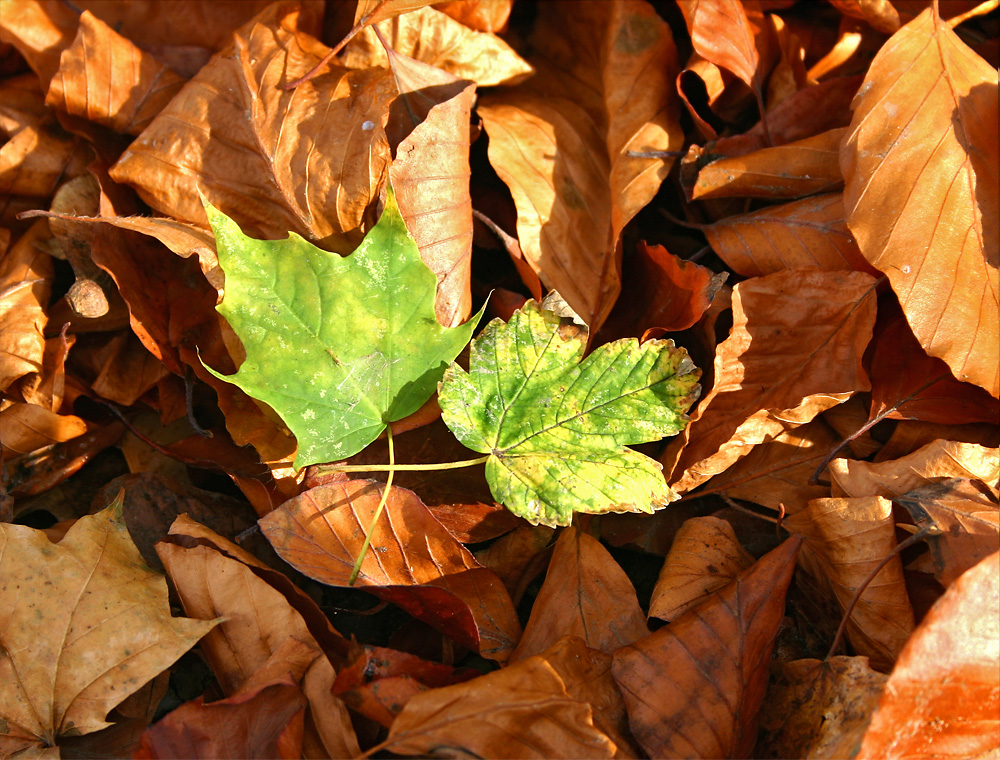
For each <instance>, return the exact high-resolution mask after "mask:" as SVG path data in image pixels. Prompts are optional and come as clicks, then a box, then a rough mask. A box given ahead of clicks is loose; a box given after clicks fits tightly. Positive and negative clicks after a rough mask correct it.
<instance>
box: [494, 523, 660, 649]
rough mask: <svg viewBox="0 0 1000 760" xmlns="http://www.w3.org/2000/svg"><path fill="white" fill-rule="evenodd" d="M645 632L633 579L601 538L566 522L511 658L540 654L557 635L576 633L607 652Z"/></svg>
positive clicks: (643, 619)
mask: <svg viewBox="0 0 1000 760" xmlns="http://www.w3.org/2000/svg"><path fill="white" fill-rule="evenodd" d="M648 633H649V628H648V627H647V626H646V616H645V615H643V613H642V608H641V607H640V606H639V600H638V598H637V597H636V594H635V588H634V587H633V586H632V581H630V580H629V577H628V576H627V575H626V574H625V572H624V571H623V570H622V569H621V567H619V566H618V563H617V562H615V560H614V558H613V557H612V556H611V554H610V553H609V552H608V550H607V549H605V548H604V547H603V546H601V543H600V541H598V540H597V539H596V538H594V537H593V536H590V535H588V534H586V533H581V532H580V531H579V530H577V529H576V528H574V527H573V526H570V527H568V528H566V530H564V531H563V532H562V534H561V535H560V536H559V540H558V541H556V545H555V551H553V553H552V559H551V560H550V561H549V569H548V571H547V573H546V575H545V582H544V583H543V584H542V588H541V589H540V590H539V592H538V596H536V597H535V601H534V604H533V605H532V608H531V617H530V618H528V624H527V626H525V629H524V635H523V636H521V641H520V642H519V643H518V645H517V649H515V650H514V653H513V654H512V655H511V659H510V661H511V662H518V661H520V660H523V659H525V658H527V657H531V656H532V655H536V654H539V653H541V652H543V651H544V650H546V649H548V648H549V647H550V646H552V645H553V644H555V643H556V642H557V641H558V640H559V639H560V638H561V637H562V636H578V637H580V638H581V639H582V640H583V641H584V642H586V644H587V646H588V647H590V648H591V649H597V650H599V651H602V652H605V653H606V654H611V653H612V652H613V651H614V650H616V649H618V648H619V647H622V646H625V645H626V644H631V643H632V642H633V641H635V640H636V639H638V638H640V637H642V636H645V635H646V634H648Z"/></svg>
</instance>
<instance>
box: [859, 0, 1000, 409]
mask: <svg viewBox="0 0 1000 760" xmlns="http://www.w3.org/2000/svg"><path fill="white" fill-rule="evenodd" d="M997 111H998V106H997V72H996V70H995V69H994V68H992V67H991V66H990V65H989V64H988V63H986V61H984V60H983V59H982V58H980V57H979V56H978V55H977V54H976V53H975V52H973V51H972V50H971V49H970V48H969V47H968V46H967V45H966V44H965V43H964V42H962V40H961V39H960V38H959V37H958V35H956V34H955V32H953V31H952V30H951V28H950V27H949V26H948V24H946V23H945V22H943V21H942V20H941V19H940V18H939V17H938V16H937V13H936V8H927V9H926V10H925V11H924V12H923V13H921V14H920V15H919V16H918V17H917V18H915V19H914V20H913V21H911V22H910V23H909V24H907V25H906V26H905V27H903V28H902V29H900V30H899V31H898V32H896V34H894V35H893V36H892V38H891V39H890V40H889V42H888V43H886V45H885V46H884V47H883V48H882V49H881V50H880V51H879V53H878V55H877V56H876V57H875V60H874V61H872V64H871V68H870V69H869V71H868V75H867V77H866V79H865V84H864V85H863V87H862V88H861V91H860V92H859V94H858V96H857V98H856V99H855V102H854V118H853V120H852V122H851V126H850V128H849V130H848V132H847V136H846V139H845V142H844V146H843V149H842V152H841V168H842V169H843V172H844V179H845V182H846V187H845V189H844V206H845V208H846V212H847V224H848V226H849V227H850V229H851V231H852V232H853V233H854V237H855V238H856V239H857V241H858V245H859V246H860V248H861V252H862V253H863V254H864V256H865V258H867V259H868V260H869V261H870V262H871V263H872V265H873V266H875V267H876V268H878V269H879V270H880V271H882V272H884V273H885V274H886V275H887V276H888V278H889V282H890V283H891V285H892V289H893V290H894V291H895V293H896V295H897V297H898V298H899V303H900V305H901V306H902V307H903V312H904V313H905V314H906V319H907V321H908V322H909V323H910V327H911V328H912V329H913V332H914V334H915V335H916V336H917V340H919V341H920V345H922V346H923V347H924V349H925V350H926V351H927V352H928V353H929V354H930V355H931V356H937V357H939V358H941V359H943V360H944V361H945V362H947V364H948V366H949V367H951V370H952V373H953V374H954V375H955V377H957V378H958V379H959V380H962V381H964V382H971V383H975V384H976V385H979V386H980V387H982V388H985V389H986V390H987V391H989V392H990V394H992V395H993V396H994V397H996V396H998V395H1000V343H998V341H997V339H996V337H997V334H998V332H1000V313H998V300H997V299H998V289H1000V274H998V269H997V267H998V258H997V257H998V255H1000V254H998V250H1000V231H998V226H1000V212H998V210H997V209H998V187H997V160H998V158H997V140H996V135H997V131H998V126H997V125H998V116H997Z"/></svg>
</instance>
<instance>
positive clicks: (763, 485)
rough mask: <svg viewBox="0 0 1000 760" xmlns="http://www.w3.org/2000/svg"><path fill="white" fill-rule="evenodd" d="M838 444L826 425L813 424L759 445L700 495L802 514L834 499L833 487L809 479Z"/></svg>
mask: <svg viewBox="0 0 1000 760" xmlns="http://www.w3.org/2000/svg"><path fill="white" fill-rule="evenodd" d="M834 408H836V407H834ZM838 443H840V439H839V438H838V437H837V436H835V435H834V434H833V431H832V430H831V429H830V426H829V425H827V424H826V422H824V421H823V420H822V419H816V420H813V421H812V422H809V423H807V424H805V425H802V426H800V427H795V428H792V429H791V430H787V431H785V432H782V433H779V434H778V435H776V436H775V437H774V438H772V439H771V440H769V441H766V442H764V443H760V444H758V445H757V446H755V447H754V448H753V450H752V451H751V452H750V453H749V454H747V455H746V456H745V457H743V458H742V459H740V460H739V461H737V462H736V464H734V465H733V466H732V467H730V468H729V469H728V470H726V471H725V472H723V473H721V474H719V475H716V476H715V477H714V478H712V479H711V480H710V481H708V483H706V484H705V485H704V486H702V488H701V489H700V490H699V491H698V493H699V494H701V495H706V494H710V493H719V492H720V491H721V492H725V494H726V495H727V496H729V497H730V498H733V499H745V500H746V501H751V502H753V503H754V504H760V505H761V506H762V507H767V508H768V509H773V510H775V511H776V512H777V511H778V510H780V509H781V508H782V507H784V509H785V511H786V513H787V514H795V513H796V512H801V511H802V510H803V509H805V508H806V505H807V504H808V503H809V502H810V501H811V500H812V499H822V498H824V497H826V496H829V495H830V487H829V486H825V485H819V484H816V485H810V484H809V479H810V478H811V477H812V475H813V473H814V472H815V471H816V468H817V467H818V466H819V463H820V462H821V461H823V459H824V458H825V457H826V455H827V454H828V453H829V452H830V450H831V449H832V448H833V447H834V446H836V445H837V444H838Z"/></svg>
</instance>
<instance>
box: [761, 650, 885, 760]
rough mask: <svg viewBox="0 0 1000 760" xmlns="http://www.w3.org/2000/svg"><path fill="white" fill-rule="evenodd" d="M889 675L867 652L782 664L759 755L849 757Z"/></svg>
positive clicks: (810, 759) (822, 759)
mask: <svg viewBox="0 0 1000 760" xmlns="http://www.w3.org/2000/svg"><path fill="white" fill-rule="evenodd" d="M887 678H888V676H886V675H885V674H883V673H879V672H877V671H875V670H872V669H871V667H869V665H868V658H867V657H831V658H830V659H829V660H822V661H821V660H794V661H792V662H786V663H783V664H782V665H781V669H780V673H779V675H777V676H776V677H772V680H771V683H770V684H769V685H768V687H767V698H766V703H765V706H764V708H763V709H762V710H761V713H760V730H761V736H760V738H759V739H758V741H757V746H756V747H755V748H754V756H756V757H762V758H782V757H801V758H807V760H830V759H832V758H837V760H848V758H851V757H852V756H853V754H854V751H855V748H856V747H857V745H858V742H859V741H860V740H861V737H862V736H863V735H864V732H865V729H866V728H867V727H868V721H869V720H870V718H871V714H872V712H873V711H874V709H875V705H876V704H877V702H878V698H879V697H880V696H881V694H882V688H883V687H884V685H885V682H886V679H887Z"/></svg>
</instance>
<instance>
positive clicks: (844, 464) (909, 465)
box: [830, 440, 1000, 498]
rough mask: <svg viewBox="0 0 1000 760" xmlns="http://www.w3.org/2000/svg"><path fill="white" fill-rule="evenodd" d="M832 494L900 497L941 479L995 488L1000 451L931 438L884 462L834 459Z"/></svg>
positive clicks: (999, 463)
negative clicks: (905, 453) (911, 451)
mask: <svg viewBox="0 0 1000 760" xmlns="http://www.w3.org/2000/svg"><path fill="white" fill-rule="evenodd" d="M830 475H831V480H832V486H831V487H832V490H833V495H834V496H873V495H878V496H885V497H887V498H891V497H893V496H902V495H903V494H905V493H906V492H907V491H912V490H914V489H915V488H920V487H922V486H926V485H930V484H931V483H933V482H934V481H935V480H939V479H943V478H968V479H970V480H981V481H982V482H983V483H985V484H986V485H988V486H990V487H991V488H996V484H997V481H998V480H1000V451H998V450H997V449H995V448H990V447H988V446H980V445H978V444H975V443H962V442H960V441H943V440H937V441H932V442H931V443H928V444H926V445H924V446H921V447H920V448H919V449H917V450H916V451H914V452H913V453H912V454H908V455H907V456H905V457H900V458H899V459H892V460H889V461H886V462H859V461H857V460H854V459H834V460H833V461H832V462H830Z"/></svg>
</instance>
